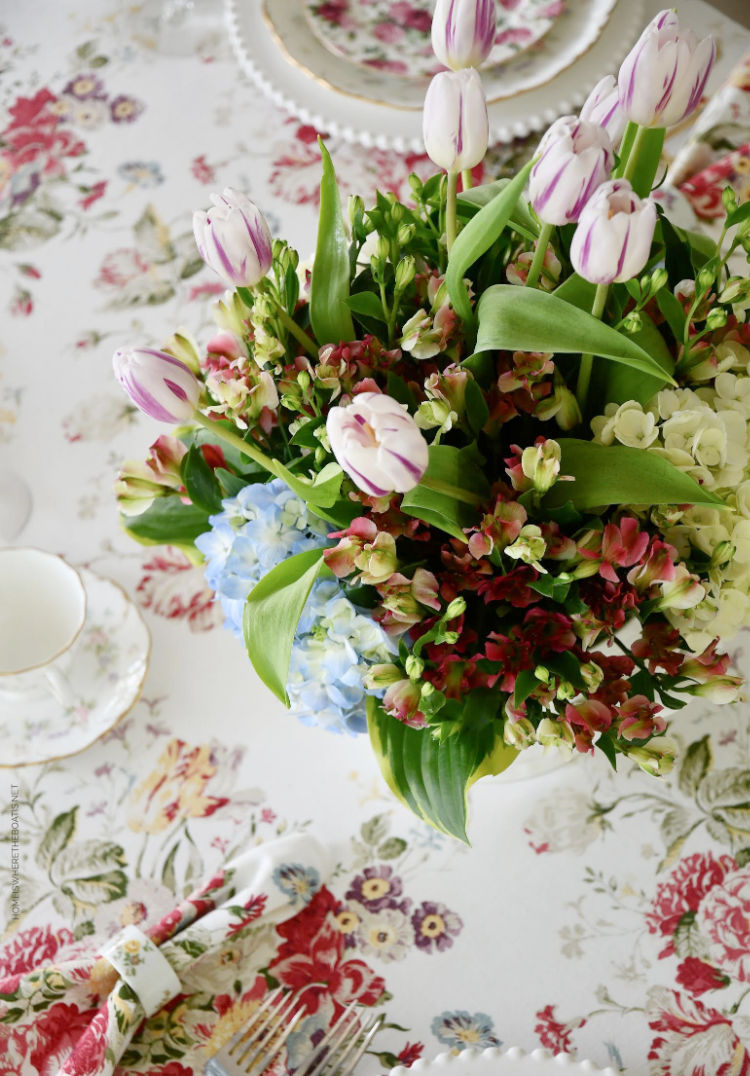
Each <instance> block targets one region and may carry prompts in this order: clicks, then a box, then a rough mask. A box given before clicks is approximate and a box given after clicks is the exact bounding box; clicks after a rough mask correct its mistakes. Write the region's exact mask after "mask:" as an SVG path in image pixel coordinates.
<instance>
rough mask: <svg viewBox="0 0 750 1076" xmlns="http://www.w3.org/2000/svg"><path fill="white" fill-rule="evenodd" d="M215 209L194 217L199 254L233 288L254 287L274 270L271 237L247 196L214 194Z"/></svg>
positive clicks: (239, 192)
mask: <svg viewBox="0 0 750 1076" xmlns="http://www.w3.org/2000/svg"><path fill="white" fill-rule="evenodd" d="M211 201H212V202H213V203H214V204H213V208H211V209H209V210H208V212H207V213H204V212H202V211H201V210H196V212H195V213H194V214H193V232H194V234H195V242H196V244H197V247H198V253H199V254H200V256H201V258H203V260H204V262H205V263H206V265H208V266H210V268H211V269H213V270H214V272H215V273H218V275H219V276H220V277H221V279H222V280H223V281H224V283H225V284H227V285H228V286H229V287H231V288H238V287H245V288H252V287H254V286H255V285H256V284H257V283H258V281H259V280H261V279H262V278H263V277H264V276H265V275H266V273H267V272H268V270H269V269H270V267H271V261H272V257H273V256H272V250H271V233H270V231H269V229H268V225H267V224H266V221H265V218H264V216H263V214H262V213H261V212H260V210H259V209H258V207H257V206H256V205H255V203H254V202H251V201H250V199H249V198H248V197H247V195H246V194H242V192H241V191H235V190H233V189H232V188H231V187H227V188H226V189H225V191H224V193H223V194H222V195H217V194H212V195H211Z"/></svg>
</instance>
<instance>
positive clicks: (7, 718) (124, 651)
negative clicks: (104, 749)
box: [0, 568, 151, 768]
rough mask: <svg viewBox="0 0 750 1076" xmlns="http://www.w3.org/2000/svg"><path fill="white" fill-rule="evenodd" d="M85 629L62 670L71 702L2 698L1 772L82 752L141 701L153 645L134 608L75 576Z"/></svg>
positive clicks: (90, 575)
mask: <svg viewBox="0 0 750 1076" xmlns="http://www.w3.org/2000/svg"><path fill="white" fill-rule="evenodd" d="M79 572H80V575H81V579H82V581H83V585H84V587H85V589H86V599H87V612H86V621H85V623H84V626H83V628H82V630H81V633H80V635H79V637H78V639H77V640H76V642H75V643H74V644H73V647H72V648H71V657H70V664H69V666H68V668H67V670H66V676H67V680H68V683H69V684H70V687H71V690H72V693H73V699H72V702H71V704H70V705H69V706H63V705H62V704H61V703H59V702H58V701H57V700H56V699H55V698H53V697H52V695H49V694H45V693H42V694H40V695H34V696H31V697H28V696H20V697H19V696H18V695H16V694H13V693H2V692H0V742H2V745H3V746H2V752H0V767H4V768H13V767H16V766H30V765H33V764H35V763H40V762H49V761H52V760H55V759H59V758H67V757H68V756H69V755H76V754H78V753H79V752H80V751H83V750H85V748H87V747H89V746H90V745H91V744H92V743H94V742H95V741H96V740H98V739H100V737H102V736H104V735H105V734H106V733H107V732H109V731H110V729H112V728H113V727H114V726H115V725H116V724H117V722H118V721H119V720H120V719H121V718H122V717H124V716H125V714H127V713H128V712H129V711H130V710H131V709H132V707H133V706H134V705H135V704H136V702H137V701H138V699H139V698H140V695H141V691H142V689H143V683H144V680H145V678H146V673H147V671H148V662H149V655H150V651H151V639H150V635H149V631H148V628H147V627H146V625H145V623H144V621H143V618H142V617H141V614H140V612H139V611H138V609H137V607H136V606H135V605H134V604H133V602H132V601H131V600H130V598H129V597H128V596H127V594H126V593H125V591H124V590H123V589H122V588H121V587H120V586H119V585H118V584H117V583H115V582H113V581H112V580H111V579H105V578H104V577H103V576H100V575H97V574H96V573H95V572H92V571H91V570H90V569H88V568H80V569H79Z"/></svg>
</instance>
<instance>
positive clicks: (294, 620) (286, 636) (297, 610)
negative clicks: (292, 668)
mask: <svg viewBox="0 0 750 1076" xmlns="http://www.w3.org/2000/svg"><path fill="white" fill-rule="evenodd" d="M323 571H326V572H327V571H328V569H327V568H326V565H325V561H324V560H323V550H322V549H308V550H305V552H304V553H297V554H295V556H293V557H289V558H287V560H284V561H282V562H281V564H277V565H276V567H275V568H272V569H271V571H270V572H268V574H267V575H264V576H263V578H262V579H261V581H260V582H259V583H257V584H256V586H255V587H254V588H253V589H252V590H251V591H250V594H249V596H248V599H247V601H246V602H245V609H244V613H243V617H242V633H243V635H244V638H245V646H246V647H247V652H248V655H249V657H250V660H251V662H252V663H253V666H254V668H255V671H256V672H257V674H258V676H259V677H260V679H261V680H262V681H263V683H264V684H265V685H266V687H268V688H270V689H271V691H273V693H274V695H276V697H277V698H278V699H281V701H282V702H283V703H284V705H285V706H289V696H288V695H287V691H286V685H287V680H288V678H289V658H290V656H291V653H292V643H293V642H294V633H295V632H296V630H297V624H298V623H299V618H300V616H301V615H302V610H303V609H304V607H305V602H306V601H307V598H308V596H309V594H310V591H311V589H312V586H313V584H314V582H315V580H316V579H317V578H318V576H319V575H320V574H321V572H323Z"/></svg>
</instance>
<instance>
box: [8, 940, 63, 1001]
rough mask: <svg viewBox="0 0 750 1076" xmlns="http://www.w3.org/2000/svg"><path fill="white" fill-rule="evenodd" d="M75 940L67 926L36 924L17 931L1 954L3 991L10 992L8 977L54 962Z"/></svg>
mask: <svg viewBox="0 0 750 1076" xmlns="http://www.w3.org/2000/svg"><path fill="white" fill-rule="evenodd" d="M73 940H74V938H73V935H72V933H71V932H70V931H69V930H68V929H67V927H59V928H58V929H57V930H52V929H51V927H49V926H43V927H38V926H34V927H29V928H28V929H26V930H23V929H22V930H18V931H16V933H15V934H14V935H13V936H12V937H11V938H10V940H9V941H8V942H7V943H6V945H5V947H4V948H3V951H2V953H0V992H3V993H7V992H8V991H7V982H6V980H7V977H8V976H10V975H14V976H15V975H22V974H23V973H24V972H26V971H31V970H32V969H33V968H37V967H41V966H42V965H43V964H49V963H51V962H52V961H53V960H54V959H55V957H56V956H57V953H58V950H60V949H61V948H62V947H63V946H66V945H70V944H72V942H73Z"/></svg>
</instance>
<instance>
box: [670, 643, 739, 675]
mask: <svg viewBox="0 0 750 1076" xmlns="http://www.w3.org/2000/svg"><path fill="white" fill-rule="evenodd" d="M718 643H719V640H718V639H714V640H713V641H712V642H710V643H709V644H708V646H707V647H706V649H705V650H704V651H703V653H702V654H696V655H695V656H694V657H691V658H688V659H687V660H686V661H684V662H683V664H682V666H681V668H680V672H681V673H682V675H683V676H689V677H690V679H691V680H701V681H703V680H710V679H711V678H712V677H714V676H724V674H725V673H726V671H727V669H728V668H729V662H730V657H729V654H717V653H716V647H717V645H718Z"/></svg>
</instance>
